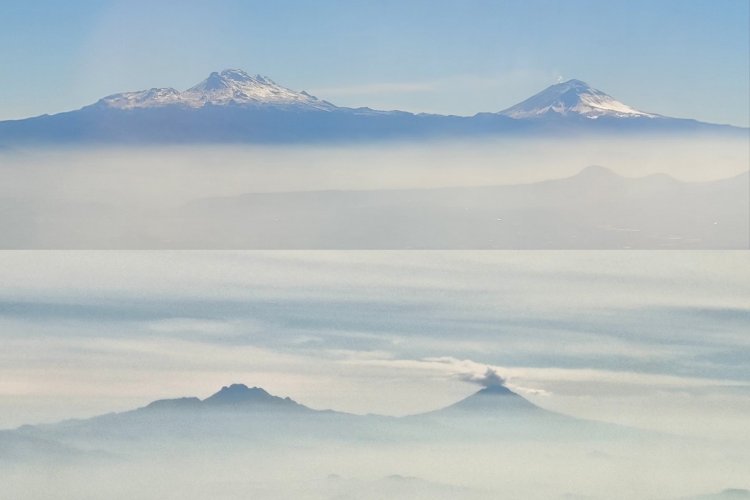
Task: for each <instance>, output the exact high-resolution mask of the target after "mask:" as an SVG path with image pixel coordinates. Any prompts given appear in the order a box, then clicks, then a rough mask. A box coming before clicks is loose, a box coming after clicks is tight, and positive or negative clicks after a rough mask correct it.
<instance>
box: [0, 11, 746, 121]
mask: <svg viewBox="0 0 750 500" xmlns="http://www.w3.org/2000/svg"><path fill="white" fill-rule="evenodd" d="M749 5H750V4H749V3H748V2H747V1H746V0H659V1H654V0H615V1H607V2H602V1H594V0H571V1H566V2H562V1H550V0H530V1H503V0H492V1H490V0H442V1H430V0H409V1H403V0H382V1H378V2H374V1H361V0H319V1H316V2H309V1H301V0H300V1H293V0H290V1H283V2H268V1H262V2H261V1H251V0H246V1H242V0H216V1H211V2H206V1H200V2H197V1H190V0H186V1H183V2H180V3H179V6H177V4H175V3H174V2H153V1H152V2H146V1H141V0H130V1H116V0H111V1H106V0H99V1H93V0H77V1H76V0H72V1H69V2H59V1H56V0H39V1H35V2H28V1H26V0H4V1H3V2H2V6H0V44H1V45H2V47H3V49H2V51H0V88H1V90H2V95H3V100H2V104H1V105H0V119H7V118H20V117H25V116H29V115H35V114H40V113H45V112H50V113H52V112H59V111H64V110H68V109H74V108H77V107H80V106H82V105H85V104H88V103H90V102H92V101H95V100H96V99H98V98H99V97H102V96H103V95H106V94H110V93H114V92H119V91H126V90H136V89H141V88H149V87H154V86H173V87H176V88H186V87H188V86H191V85H192V84H194V83H196V82H197V81H199V80H201V79H203V78H204V77H205V76H206V75H207V74H208V73H209V72H211V71H214V70H219V69H223V68H227V67H240V68H243V69H245V70H247V71H249V72H252V73H262V74H266V75H268V76H271V77H272V78H274V79H275V80H277V81H278V82H279V83H282V84H284V85H286V86H288V87H291V88H294V89H297V90H303V89H306V90H308V91H311V92H313V93H316V94H318V96H319V97H322V98H326V99H328V100H331V101H333V102H335V103H337V104H340V105H352V106H356V105H370V106H372V107H378V108H399V109H406V110H411V111H433V112H440V113H455V114H473V113H475V112H478V111H494V110H500V109H502V108H505V107H508V106H510V105H512V104H514V103H515V102H517V101H519V100H522V99H524V98H526V97H528V96H529V95H530V94H532V93H534V92H536V91H538V90H540V89H541V88H543V87H545V86H547V85H549V84H551V83H554V82H555V81H556V79H558V78H564V79H568V78H579V79H582V80H585V81H587V82H588V83H590V84H591V85H593V86H595V87H597V88H600V89H602V90H604V91H606V92H608V93H610V94H612V95H614V96H615V97H617V98H619V99H620V100H622V101H624V102H626V103H628V104H631V105H633V106H635V107H638V108H641V109H644V110H647V111H654V112H657V113H662V114H667V115H674V116H681V117H693V118H697V119H701V120H706V121H711V122H720V123H732V124H737V125H744V126H747V125H748V122H749V121H750V120H749V118H748V107H749V106H750V103H749V101H748V86H749V85H750V83H749V75H748V73H749V69H748V64H749V63H748V52H749V49H748V44H749V42H748V22H749V21H750V13H749Z"/></svg>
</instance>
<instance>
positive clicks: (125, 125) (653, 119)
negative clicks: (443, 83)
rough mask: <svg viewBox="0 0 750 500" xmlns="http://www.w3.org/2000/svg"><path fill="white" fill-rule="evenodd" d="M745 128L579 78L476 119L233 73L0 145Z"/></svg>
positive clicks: (120, 103) (19, 130)
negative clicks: (321, 95)
mask: <svg viewBox="0 0 750 500" xmlns="http://www.w3.org/2000/svg"><path fill="white" fill-rule="evenodd" d="M654 132H669V133H689V132H710V133H720V134H746V133H747V129H742V128H737V127H731V126H726V125H714V124H708V123H702V122H698V121H695V120H687V119H678V118H670V117H666V116H662V115H658V114H655V113H651V112H644V111H639V110H637V109H635V108H633V107H631V106H629V105H627V104H624V103H622V102H620V101H618V100H616V99H615V98H613V97H611V96H609V95H607V94H606V93H604V92H602V91H600V90H597V89H594V88H592V87H590V86H589V85H587V84H586V83H584V82H582V81H579V80H570V81H567V82H564V83H558V84H555V85H552V86H550V87H548V88H547V89H545V90H543V91H542V92H540V93H538V94H536V95H534V96H533V97H531V98H529V99H527V100H525V101H523V102H521V103H520V104H518V105H516V106H512V107H510V108H508V109H506V110H504V111H500V112H489V113H479V114H477V115H474V116H471V117H461V116H444V115H437V114H425V113H421V114H413V113H407V112H403V111H377V110H373V109H370V108H356V109H354V108H346V107H339V106H336V105H334V104H332V103H330V102H328V101H324V100H321V99H318V98H317V97H314V96H312V95H310V94H308V93H307V92H297V91H294V90H290V89H288V88H286V87H283V86H281V85H279V84H277V83H276V82H274V81H273V80H271V79H270V78H268V77H265V76H260V75H256V76H251V75H249V74H248V73H245V72H244V71H241V70H237V69H229V70H224V71H222V72H220V73H218V72H217V73H211V75H209V77H208V78H207V79H206V80H204V81H202V82H201V83H199V84H197V85H195V86H193V87H191V88H190V89H188V90H186V91H182V92H181V91H179V90H176V89H173V88H152V89H149V90H143V91H138V92H126V93H121V94H114V95H110V96H108V97H105V98H103V99H101V100H99V101H98V102H96V103H95V104H92V105H90V106H86V107H84V108H82V109H80V110H76V111H70V112H66V113H60V114H56V115H51V116H50V115H43V116H38V117H34V118H28V119H24V120H11V121H4V122H0V146H3V145H5V146H6V147H9V146H14V145H22V144H40V143H41V144H56V143H57V144H88V143H105V144H106V143H115V144H161V143H167V144H175V143H177V144H179V143H190V144H193V143H275V142H281V143H289V142H320V141H323V142H330V141H334V142H336V141H365V140H382V139H419V138H431V137H433V138H434V137H482V136H488V135H489V136H493V135H519V134H520V135H550V134H552V135H559V134H570V133H654Z"/></svg>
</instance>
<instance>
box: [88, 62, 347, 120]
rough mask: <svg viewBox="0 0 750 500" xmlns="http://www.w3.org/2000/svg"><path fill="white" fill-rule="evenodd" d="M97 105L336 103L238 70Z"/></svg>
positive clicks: (322, 106) (323, 107) (314, 106)
mask: <svg viewBox="0 0 750 500" xmlns="http://www.w3.org/2000/svg"><path fill="white" fill-rule="evenodd" d="M96 105H97V106H101V107H106V108H114V109H122V110H128V109H143V108H162V107H167V106H179V107H185V108H202V107H205V106H226V105H234V106H254V107H258V106H274V107H281V108H294V109H307V110H318V111H330V110H332V109H335V108H336V106H334V105H333V104H331V103H329V102H326V101H321V100H320V99H318V98H317V97H314V96H311V95H310V94H308V93H307V92H295V91H294V90H290V89H288V88H286V87H282V86H281V85H279V84H277V83H276V82H274V81H273V80H271V79H270V78H268V77H266V76H261V75H255V76H251V75H249V74H248V73H245V72H244V71H242V70H239V69H227V70H224V71H222V72H220V73H217V72H214V73H211V74H210V75H209V76H208V78H206V79H205V80H203V81H202V82H200V83H198V84H197V85H195V86H193V87H191V88H189V89H188V90H186V91H184V92H180V91H178V90H175V89H173V88H154V89H150V90H141V91H138V92H125V93H122V94H114V95H111V96H108V97H105V98H104V99H101V100H100V101H99V102H98V103H97V104H96Z"/></svg>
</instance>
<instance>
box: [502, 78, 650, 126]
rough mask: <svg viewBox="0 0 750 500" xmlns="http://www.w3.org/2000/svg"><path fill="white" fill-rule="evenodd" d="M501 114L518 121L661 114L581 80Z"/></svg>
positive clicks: (570, 81) (533, 97)
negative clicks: (638, 106)
mask: <svg viewBox="0 0 750 500" xmlns="http://www.w3.org/2000/svg"><path fill="white" fill-rule="evenodd" d="M499 114H501V115H504V116H508V117H510V118H515V119H524V118H542V117H549V116H554V115H560V116H575V115H580V116H583V117H586V118H590V119H596V118H600V117H603V116H607V117H613V118H657V117H659V115H655V114H652V113H646V112H643V111H639V110H637V109H635V108H631V107H630V106H628V105H627V104H623V103H622V102H620V101H618V100H617V99H615V98H614V97H612V96H610V95H608V94H605V93H604V92H602V91H601V90H597V89H595V88H593V87H591V86H589V85H588V84H587V83H586V82H582V81H581V80H568V81H567V82H564V83H558V84H556V85H552V86H550V87H547V88H546V89H544V90H543V91H541V92H539V93H538V94H536V95H533V96H531V97H529V98H528V99H526V100H525V101H523V102H521V103H519V104H516V105H515V106H512V107H510V108H508V109H505V110H503V111H500V113H499Z"/></svg>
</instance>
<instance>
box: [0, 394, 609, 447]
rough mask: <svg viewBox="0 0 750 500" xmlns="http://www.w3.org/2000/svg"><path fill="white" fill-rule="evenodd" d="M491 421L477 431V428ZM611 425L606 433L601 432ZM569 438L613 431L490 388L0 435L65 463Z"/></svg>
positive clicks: (272, 402)
mask: <svg viewBox="0 0 750 500" xmlns="http://www.w3.org/2000/svg"><path fill="white" fill-rule="evenodd" d="M476 421H483V422H486V421H490V422H492V425H489V426H485V427H483V428H482V429H483V430H482V429H480V432H479V433H477V429H476V426H475V424H474V422H476ZM602 425H604V427H602ZM529 429H531V433H532V434H533V435H537V436H538V435H540V434H548V435H562V434H565V435H569V434H570V433H574V432H580V431H581V430H582V429H586V430H587V432H591V431H592V430H596V431H598V432H602V431H603V432H612V431H613V430H616V429H617V428H616V427H615V426H612V427H611V428H610V427H607V426H606V424H598V423H594V422H587V421H584V420H577V419H574V418H572V417H567V416H564V415H561V414H557V413H553V412H549V411H547V410H544V409H542V408H540V407H538V406H536V405H534V404H533V403H531V402H530V401H528V400H526V399H525V398H523V397H521V396H520V395H518V394H516V393H515V392H513V391H511V390H510V389H507V388H506V387H488V388H484V389H481V390H479V391H478V392H476V393H475V394H473V395H471V396H469V397H467V398H465V399H463V400H461V401H459V402H458V403H456V404H454V405H451V406H448V407H446V408H443V409H439V410H435V411H431V412H428V413H424V414H419V415H412V416H409V417H400V418H399V417H385V416H378V415H362V416H360V415H353V414H349V413H343V412H338V411H333V410H315V409H312V408H309V407H307V406H304V405H302V404H300V403H298V402H296V401H294V400H292V399H290V398H288V397H287V398H281V397H277V396H273V395H271V394H269V393H268V392H266V391H265V390H263V389H261V388H259V387H247V386H246V385H244V384H233V385H230V386H226V387H223V388H222V389H221V390H219V391H218V392H217V393H215V394H213V395H212V396H210V397H208V398H205V399H203V400H201V399H199V398H195V397H185V398H177V399H164V400H158V401H154V402H152V403H150V404H148V405H146V406H144V407H142V408H139V409H136V410H132V411H127V412H123V413H110V414H106V415H101V416H98V417H94V418H90V419H84V420H68V421H64V422H61V423H58V424H49V425H38V426H30V425H26V426H22V427H20V428H19V429H17V430H15V431H2V432H0V450H5V451H6V453H10V452H12V454H11V455H9V456H6V457H3V456H2V454H1V453H0V461H2V459H3V458H6V459H12V458H14V457H17V456H20V457H32V458H33V457H35V456H38V457H45V456H47V455H51V456H53V457H58V456H60V455H61V454H65V453H71V454H73V455H74V456H77V455H85V452H86V450H89V451H91V450H93V451H95V452H96V453H97V454H106V453H110V452H111V453H115V452H116V450H117V449H118V447H122V446H124V447H126V448H129V447H130V446H132V445H134V444H135V442H137V441H143V442H149V443H155V442H163V441H169V442H179V443H183V444H186V445H188V444H190V442H191V441H194V442H198V443H200V442H204V441H214V442H221V443H224V444H226V445H227V446H233V445H234V444H238V443H242V442H245V441H247V440H250V441H252V442H254V443H256V444H257V443H274V442H288V441H290V440H296V439H299V437H300V436H306V438H307V439H315V440H324V441H325V440H339V441H341V440H343V441H350V440H372V439H375V440H378V441H384V440H385V441H389V440H396V441H400V440H415V441H421V440H425V439H428V440H431V439H434V438H435V437H436V436H439V435H443V436H444V437H443V438H441V439H445V440H447V441H451V440H453V439H457V438H476V437H494V438H498V437H505V438H508V437H514V436H515V437H518V436H525V435H528V434H529V432H530V431H529Z"/></svg>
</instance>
